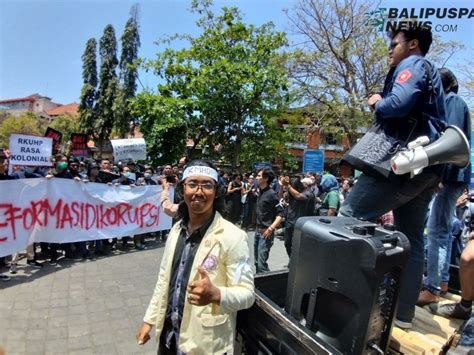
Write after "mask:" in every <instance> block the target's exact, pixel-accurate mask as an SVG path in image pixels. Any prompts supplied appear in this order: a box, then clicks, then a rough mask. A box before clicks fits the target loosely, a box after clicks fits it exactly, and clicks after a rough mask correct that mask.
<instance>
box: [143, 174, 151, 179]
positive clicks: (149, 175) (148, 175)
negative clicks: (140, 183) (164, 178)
mask: <svg viewBox="0 0 474 355" xmlns="http://www.w3.org/2000/svg"><path fill="white" fill-rule="evenodd" d="M143 177H144V178H145V179H150V178H151V174H150V173H145V174H143Z"/></svg>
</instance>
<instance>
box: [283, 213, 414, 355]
mask: <svg viewBox="0 0 474 355" xmlns="http://www.w3.org/2000/svg"><path fill="white" fill-rule="evenodd" d="M293 238H294V239H293V248H292V254H291V259H290V268H289V276H288V286H287V296H286V301H285V309H286V311H287V312H288V313H290V314H291V315H292V316H294V317H295V318H297V319H298V320H299V321H300V322H301V323H302V324H304V325H305V326H306V327H307V328H309V329H310V330H312V331H314V332H315V333H316V334H317V335H318V336H319V337H320V338H322V339H323V340H325V341H327V342H328V343H330V344H331V345H333V346H334V347H335V348H337V349H339V350H340V351H341V352H343V353H348V354H361V353H367V354H370V353H374V354H376V353H381V352H383V353H385V352H386V350H387V346H388V342H389V337H390V330H391V326H392V322H393V319H394V316H395V312H396V309H397V303H398V294H399V287H400V279H401V273H402V269H403V267H404V266H405V264H406V262H407V260H408V256H409V248H410V247H409V242H408V239H407V238H406V236H405V235H404V234H402V233H400V232H397V231H395V230H393V227H392V226H387V227H385V228H384V227H381V226H378V225H376V224H373V223H370V222H364V221H360V220H357V219H354V218H346V217H303V218H300V219H299V220H298V221H297V223H296V225H295V232H294V234H293Z"/></svg>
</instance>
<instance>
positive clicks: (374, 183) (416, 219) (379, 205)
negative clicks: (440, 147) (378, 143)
mask: <svg viewBox="0 0 474 355" xmlns="http://www.w3.org/2000/svg"><path fill="white" fill-rule="evenodd" d="M439 181H440V177H439V175H438V174H437V173H435V172H434V171H432V170H431V169H425V170H424V171H423V172H422V173H421V174H419V175H416V176H415V177H413V179H410V178H408V177H405V176H404V177H398V178H393V179H392V178H391V179H385V178H383V177H380V178H375V177H372V176H368V175H365V174H362V175H361V176H360V177H359V179H358V181H357V183H356V184H355V185H354V187H353V188H352V190H351V193H350V194H349V196H348V197H347V199H346V200H345V201H344V203H343V205H342V206H341V208H340V210H339V216H345V217H357V218H364V219H367V220H371V221H375V219H376V218H377V217H378V216H380V215H382V214H384V213H386V212H388V211H393V215H394V220H395V228H396V229H397V230H399V231H401V232H402V233H404V234H405V235H406V236H407V238H408V239H409V241H410V249H411V251H410V258H409V260H408V263H407V265H406V267H405V269H404V270H403V275H402V283H401V287H400V303H399V307H398V313H397V318H398V319H399V320H401V321H405V322H411V321H412V319H413V317H414V315H415V305H416V301H417V299H418V293H419V291H420V285H421V279H422V276H423V266H424V243H423V229H424V226H425V218H426V213H427V210H428V205H429V203H430V200H431V197H432V196H433V189H434V187H436V186H437V184H438V183H439Z"/></svg>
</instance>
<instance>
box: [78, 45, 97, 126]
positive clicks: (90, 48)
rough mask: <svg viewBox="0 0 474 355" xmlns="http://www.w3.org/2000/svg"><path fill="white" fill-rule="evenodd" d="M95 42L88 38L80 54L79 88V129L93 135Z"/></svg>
mask: <svg viewBox="0 0 474 355" xmlns="http://www.w3.org/2000/svg"><path fill="white" fill-rule="evenodd" d="M96 51H97V42H96V40H95V39H94V38H90V39H89V40H88V41H87V43H86V48H85V50H84V54H83V55H82V79H83V81H84V85H83V86H82V90H81V98H80V103H79V117H80V129H81V131H82V132H83V133H86V134H89V135H93V133H94V125H95V120H96V112H95V108H94V105H95V100H96V96H97V93H96V87H97V56H96Z"/></svg>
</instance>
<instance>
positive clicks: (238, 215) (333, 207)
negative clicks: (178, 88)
mask: <svg viewBox="0 0 474 355" xmlns="http://www.w3.org/2000/svg"><path fill="white" fill-rule="evenodd" d="M0 160H1V161H0V180H12V179H33V178H41V177H43V178H47V179H51V178H60V179H73V180H76V181H80V182H83V183H88V182H93V183H103V184H109V185H114V186H118V185H129V186H132V187H133V186H141V185H162V186H163V187H164V188H165V189H164V190H165V193H163V196H168V193H167V192H168V188H169V187H170V186H175V185H176V184H177V182H178V181H179V180H180V178H181V174H182V172H183V168H184V163H185V162H184V161H181V162H180V163H179V164H174V165H173V164H165V165H163V166H161V167H153V166H152V165H148V164H137V163H136V162H135V161H132V160H129V161H125V162H117V163H114V162H113V161H112V160H110V159H101V160H94V159H85V160H79V159H77V158H68V157H67V156H64V155H61V154H58V155H55V156H54V157H53V158H52V162H53V166H52V167H30V166H13V167H12V168H11V171H10V172H9V169H8V158H7V157H6V156H5V155H2V156H1V157H0ZM267 170H268V169H267ZM218 172H219V182H218V183H219V184H220V185H222V186H223V188H224V189H225V191H227V194H226V195H225V204H226V209H225V212H224V215H225V218H226V219H228V220H229V221H231V222H232V223H234V224H236V225H239V226H240V227H241V228H242V229H244V230H247V231H255V232H256V233H258V232H259V231H262V230H263V228H267V227H269V225H267V223H270V224H271V222H272V221H270V222H266V221H262V220H261V216H262V212H265V211H258V210H259V208H258V200H259V195H261V194H262V188H261V186H262V184H259V179H258V177H257V174H258V172H249V173H244V174H241V173H237V172H231V171H229V170H227V169H222V170H219V171H218ZM269 172H271V171H270V170H269ZM265 176H266V179H267V180H268V184H267V185H268V188H269V189H271V190H272V191H273V192H274V198H275V199H276V200H275V201H276V203H275V205H278V208H279V212H278V214H279V215H280V216H281V222H282V223H280V221H279V222H278V223H276V224H275V226H274V227H273V228H272V230H271V243H273V235H274V234H277V233H280V235H283V234H285V235H286V236H285V246H286V248H287V251H288V255H289V254H290V252H291V237H292V236H291V233H292V228H293V225H294V223H295V221H296V219H298V218H299V217H301V216H309V215H318V214H325V213H326V214H329V215H335V214H336V213H337V209H338V207H339V206H340V204H341V203H342V201H343V199H344V196H345V194H347V192H348V190H349V188H350V185H351V183H352V182H351V180H348V179H343V180H342V183H343V184H342V187H341V189H340V191H339V183H338V182H337V181H336V178H335V177H333V176H332V175H328V176H331V177H332V179H331V181H332V183H331V184H326V183H325V181H326V180H327V176H325V177H324V178H323V179H321V176H319V175H318V174H313V173H309V174H306V175H294V176H289V175H280V176H278V178H274V175H273V172H271V179H268V178H269V176H268V174H267V173H265ZM260 181H262V179H261V178H260ZM326 185H328V186H326ZM326 188H327V191H323V190H324V189H326ZM326 192H327V193H326ZM334 197H336V199H337V201H336V200H335V199H334ZM179 200H180V196H178V194H175V197H174V201H171V203H170V206H171V209H172V208H173V206H177V205H176V203H178V202H179ZM162 201H163V198H162ZM163 207H166V206H165V205H163ZM273 207H275V206H273ZM262 208H268V207H260V209H262ZM165 211H166V208H165ZM171 215H173V214H171ZM259 216H260V217H259ZM285 230H286V232H285ZM167 233H168V231H161V232H157V233H151V234H150V233H149V234H148V235H135V236H124V237H122V238H113V239H99V240H95V241H89V242H85V241H83V242H74V243H61V244H59V243H35V244H32V245H30V246H28V248H27V253H26V254H27V261H26V266H27V267H34V268H42V267H43V266H44V263H40V262H38V261H37V256H38V259H41V260H47V262H48V264H50V265H53V266H54V265H56V264H57V263H58V260H60V259H63V258H64V259H70V260H81V259H82V260H86V259H93V258H96V257H100V256H104V255H106V254H109V253H110V252H111V251H113V250H114V249H120V250H128V249H130V248H135V249H138V250H142V249H145V248H146V241H145V237H151V238H152V239H155V240H160V241H163V240H165V239H166V236H167ZM118 239H119V240H118ZM267 239H269V238H267ZM268 243H269V242H267V244H268ZM268 253H269V248H268V250H267V253H266V257H265V261H264V262H265V263H266V259H267V258H268ZM37 254H38V255H37ZM19 255H20V254H19V253H15V254H14V255H12V256H11V257H7V258H0V267H9V271H10V275H14V274H16V273H17V269H18V261H19ZM256 255H257V254H256ZM39 256H41V258H39ZM7 260H9V261H10V262H9V263H8V262H7ZM256 262H257V261H256ZM263 270H266V268H264V269H263ZM0 279H1V280H3V281H8V280H9V279H10V277H9V276H8V275H6V274H2V273H0Z"/></svg>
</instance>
